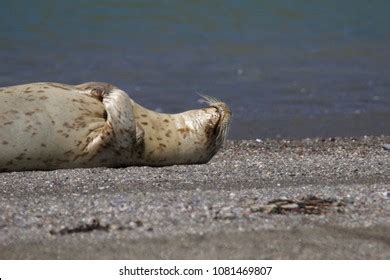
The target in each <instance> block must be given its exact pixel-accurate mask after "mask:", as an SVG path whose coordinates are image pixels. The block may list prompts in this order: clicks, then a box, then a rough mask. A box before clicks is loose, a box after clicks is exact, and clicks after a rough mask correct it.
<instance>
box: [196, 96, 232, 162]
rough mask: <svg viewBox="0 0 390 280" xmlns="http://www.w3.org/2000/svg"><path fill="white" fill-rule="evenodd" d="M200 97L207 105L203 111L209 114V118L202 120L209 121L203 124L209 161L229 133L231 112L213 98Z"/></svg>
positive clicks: (222, 103)
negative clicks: (207, 144)
mask: <svg viewBox="0 0 390 280" xmlns="http://www.w3.org/2000/svg"><path fill="white" fill-rule="evenodd" d="M201 96H202V98H203V99H204V100H205V101H206V102H207V103H208V105H209V107H208V108H206V109H205V110H206V111H207V113H208V114H210V116H205V117H204V119H208V120H209V121H208V122H205V123H204V125H205V127H204V129H205V135H206V137H207V141H208V143H209V147H208V149H209V153H210V154H209V158H208V160H209V159H211V157H212V156H213V155H214V154H215V153H216V152H217V150H218V149H219V148H220V147H221V146H222V145H223V143H224V142H225V140H226V136H227V134H228V132H229V125H230V120H231V117H232V112H231V110H230V108H229V107H228V106H227V105H226V103H224V102H222V101H220V100H218V99H216V98H214V97H210V96H205V95H201Z"/></svg>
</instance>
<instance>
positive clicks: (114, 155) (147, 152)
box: [0, 82, 231, 172]
mask: <svg viewBox="0 0 390 280" xmlns="http://www.w3.org/2000/svg"><path fill="white" fill-rule="evenodd" d="M203 98H204V99H205V100H206V102H207V103H208V106H207V107H206V108H202V109H197V110H190V111H186V112H183V113H179V114H163V113H158V112H154V111H152V110H148V109H146V108H144V107H142V106H140V105H139V104H137V103H136V102H134V101H133V100H132V99H131V98H130V97H129V95H128V94H127V93H126V92H124V91H123V90H121V89H119V88H117V87H115V86H113V85H111V84H107V83H100V82H89V83H85V84H80V85H66V84H60V83H52V82H42V83H32V84H24V85H16V86H10V87H3V88H0V171H2V172H7V171H23V170H53V169H62V168H83V167H99V166H104V167H126V166H134V165H148V166H166V165H175V164H201V163H207V162H208V161H209V160H210V159H211V158H212V157H213V156H214V155H215V153H216V152H217V151H218V149H219V148H220V147H221V146H222V145H223V143H224V140H225V139H226V135H227V132H228V129H229V124H230V120H231V111H230V109H229V107H228V106H227V105H226V104H225V103H223V102H221V101H219V100H216V99H214V98H211V97H207V96H204V97H203Z"/></svg>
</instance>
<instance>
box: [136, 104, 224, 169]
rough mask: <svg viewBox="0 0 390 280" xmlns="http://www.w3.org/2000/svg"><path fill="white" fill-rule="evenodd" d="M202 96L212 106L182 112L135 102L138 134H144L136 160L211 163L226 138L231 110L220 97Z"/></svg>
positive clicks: (154, 162)
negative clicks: (165, 110) (155, 109)
mask: <svg viewBox="0 0 390 280" xmlns="http://www.w3.org/2000/svg"><path fill="white" fill-rule="evenodd" d="M202 97H203V98H204V99H205V100H206V102H207V103H208V107H206V108H202V109H197V110H190V111H187V112H183V113H180V114H162V113H157V112H153V111H151V110H148V109H146V108H143V107H142V106H139V105H138V104H136V103H134V105H133V108H134V116H135V119H136V122H137V130H138V131H139V132H137V134H138V135H142V141H141V142H140V145H139V148H138V149H137V152H136V154H137V156H136V158H135V159H134V162H135V163H136V164H138V165H141V164H142V165H144V164H147V165H153V166H163V165H172V164H191V163H193V164H198V163H206V162H208V161H209V160H210V159H211V158H212V157H213V156H214V155H215V153H216V152H217V151H218V149H219V148H220V147H221V146H222V144H223V143H224V141H225V139H226V135H227V132H228V129H229V124H230V119H231V111H230V109H229V107H228V106H227V105H226V104H225V103H223V102H221V101H219V100H217V99H214V98H211V97H208V96H202Z"/></svg>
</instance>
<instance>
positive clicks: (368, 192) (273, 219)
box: [0, 136, 390, 259]
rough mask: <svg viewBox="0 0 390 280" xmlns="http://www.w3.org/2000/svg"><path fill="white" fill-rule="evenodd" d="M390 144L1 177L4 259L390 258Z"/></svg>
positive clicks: (270, 145) (265, 149)
mask: <svg viewBox="0 0 390 280" xmlns="http://www.w3.org/2000/svg"><path fill="white" fill-rule="evenodd" d="M389 143H390V137H389V136H381V137H361V138H326V139H303V140H263V141H262V140H259V139H258V140H257V141H255V140H251V141H243V140H241V141H228V142H227V143H226V145H225V147H224V148H223V149H222V150H221V151H220V152H219V153H218V154H217V155H216V156H215V157H214V158H213V159H212V160H211V161H210V162H209V163H208V164H204V165H187V166H169V167H163V168H152V167H128V168H123V169H109V168H94V169H73V170H55V171H49V172H44V171H34V172H13V173H1V174H0V259H242V258H245V259H258V258H261V259H390V150H388V149H387V147H388V146H386V144H389Z"/></svg>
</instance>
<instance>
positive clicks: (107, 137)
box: [76, 82, 143, 151]
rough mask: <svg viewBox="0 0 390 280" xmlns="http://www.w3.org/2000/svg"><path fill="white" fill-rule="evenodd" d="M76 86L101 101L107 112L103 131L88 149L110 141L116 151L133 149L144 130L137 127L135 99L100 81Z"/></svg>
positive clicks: (104, 144)
mask: <svg viewBox="0 0 390 280" xmlns="http://www.w3.org/2000/svg"><path fill="white" fill-rule="evenodd" d="M76 88H77V89H78V90H80V91H81V92H83V93H84V94H87V95H89V96H91V97H93V98H96V99H98V100H99V101H101V102H102V103H103V104H104V107H105V110H106V114H107V115H106V122H105V125H104V127H103V129H102V131H100V133H99V134H98V135H97V136H95V137H94V139H93V140H92V141H91V142H90V143H89V144H88V147H87V150H88V151H91V150H94V149H96V148H97V146H100V145H103V146H106V145H107V144H109V143H110V144H112V147H113V148H114V149H115V150H116V151H123V150H131V149H132V147H133V146H134V145H135V144H137V140H138V141H139V139H143V130H140V129H137V127H136V122H135V119H134V113H133V101H132V100H131V99H130V97H129V96H128V95H127V94H126V93H125V92H124V91H122V90H120V89H118V88H116V87H115V86H113V85H110V84H107V83H99V82H90V83H85V84H81V85H77V86H76Z"/></svg>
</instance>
